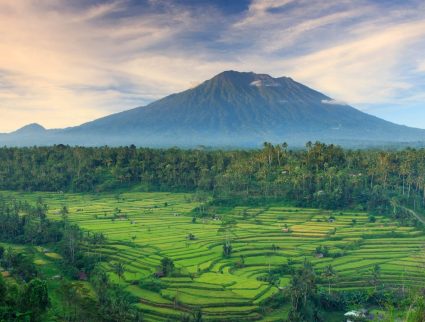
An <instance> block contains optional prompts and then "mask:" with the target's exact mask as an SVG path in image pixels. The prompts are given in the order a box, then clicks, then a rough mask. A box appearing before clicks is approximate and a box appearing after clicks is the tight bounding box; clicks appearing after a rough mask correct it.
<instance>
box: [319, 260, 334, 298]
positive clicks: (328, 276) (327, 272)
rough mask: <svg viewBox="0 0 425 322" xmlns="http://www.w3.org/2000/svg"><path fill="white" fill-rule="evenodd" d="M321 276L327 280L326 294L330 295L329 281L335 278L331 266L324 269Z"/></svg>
mask: <svg viewBox="0 0 425 322" xmlns="http://www.w3.org/2000/svg"><path fill="white" fill-rule="evenodd" d="M322 276H323V277H324V278H326V279H327V280H328V293H329V294H331V281H332V279H333V278H334V277H335V276H336V272H335V270H334V268H333V267H332V265H328V266H326V267H325V269H324V271H323V273H322Z"/></svg>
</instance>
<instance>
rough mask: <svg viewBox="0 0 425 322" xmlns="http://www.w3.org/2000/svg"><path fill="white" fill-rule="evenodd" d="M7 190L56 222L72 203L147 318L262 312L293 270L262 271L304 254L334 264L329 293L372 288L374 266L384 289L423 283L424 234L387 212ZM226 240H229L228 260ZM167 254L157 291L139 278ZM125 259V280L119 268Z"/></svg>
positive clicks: (74, 214)
mask: <svg viewBox="0 0 425 322" xmlns="http://www.w3.org/2000/svg"><path fill="white" fill-rule="evenodd" d="M3 194H8V195H13V196H15V197H16V198H17V199H21V200H28V201H30V202H35V200H36V199H37V198H39V197H42V198H43V200H44V202H46V203H47V204H48V205H49V210H48V216H49V217H50V218H52V219H53V218H57V219H58V220H59V219H61V216H60V215H59V210H60V209H61V208H62V207H63V206H67V207H68V209H69V221H70V222H73V223H76V224H78V225H79V226H80V227H81V228H83V230H84V231H85V232H87V233H94V232H101V233H103V234H104V235H105V236H106V238H107V242H106V244H105V245H103V246H99V247H93V248H91V249H87V251H88V252H96V253H98V254H102V257H103V258H104V259H105V260H104V262H103V263H102V265H103V266H104V267H105V268H106V270H107V271H108V272H109V275H110V277H111V279H112V280H114V281H115V282H116V283H120V284H121V285H122V286H123V287H125V288H126V290H127V291H128V292H130V293H132V294H133V295H135V296H137V297H138V298H140V303H139V304H138V306H139V307H140V308H141V309H142V310H143V311H144V312H145V318H146V320H148V321H149V320H152V321H162V320H164V321H165V320H167V319H176V318H179V317H180V316H181V315H182V314H184V313H186V312H189V311H191V310H193V309H195V308H196V309H197V308H199V309H201V310H202V313H203V316H204V318H206V319H208V320H234V321H238V320H242V319H243V320H250V319H252V320H260V319H265V317H266V316H268V314H267V312H264V311H263V310H262V309H261V307H262V306H261V304H262V303H263V302H264V301H266V300H267V299H268V298H270V297H271V296H272V295H273V294H275V293H276V292H280V291H281V290H282V289H284V288H285V287H287V286H288V284H289V281H290V274H289V273H288V274H287V275H285V274H283V275H282V276H281V278H280V279H279V280H278V281H277V282H276V283H274V284H271V283H269V282H268V281H267V280H266V279H265V277H267V276H268V274H269V273H270V272H271V271H273V270H275V269H277V268H278V267H281V266H282V265H284V264H288V263H289V264H290V265H294V266H298V265H300V264H301V263H302V262H303V261H304V259H305V258H307V259H308V260H310V261H311V262H312V263H313V264H314V268H315V271H316V273H317V274H318V275H320V274H321V273H322V272H323V270H324V268H325V267H326V266H328V265H330V264H331V265H332V266H333V268H334V270H335V271H336V275H335V277H334V278H332V280H327V279H322V286H323V288H324V289H326V290H328V288H331V289H332V290H353V289H354V290H355V289H365V288H373V285H372V284H371V274H372V268H373V267H374V266H375V265H376V264H379V265H380V268H381V280H382V281H381V282H382V283H383V284H385V285H387V286H391V285H397V286H406V287H420V286H425V273H424V266H423V265H424V264H425V263H424V262H425V260H424V257H423V245H424V244H425V235H424V233H423V232H422V231H420V230H417V229H416V228H414V227H403V226H400V224H398V223H396V222H394V221H392V220H390V219H388V218H385V217H381V216H374V217H371V216H369V215H368V214H367V213H361V212H349V211H342V212H339V211H336V212H330V211H324V210H317V209H298V208H292V207H286V206H279V205H271V206H269V207H259V208H250V207H234V208H217V209H216V210H215V213H214V214H211V213H210V214H209V215H208V216H205V217H201V216H200V215H199V213H198V211H197V209H196V208H197V207H198V206H199V205H200V203H199V202H198V201H196V198H194V197H193V196H192V195H191V194H179V193H136V192H135V193H122V194H62V193H13V192H3ZM194 218H196V219H194ZM225 243H229V244H230V245H231V246H232V252H231V255H230V256H229V257H224V256H223V245H224V244H225ZM320 246H322V247H321V249H326V251H321V250H317V248H318V247H320ZM325 246H326V247H325ZM323 253H326V254H323ZM46 255H48V254H46ZM163 257H168V258H171V259H172V260H173V261H174V264H175V267H176V269H175V273H174V275H173V276H172V277H162V278H161V281H162V282H163V287H162V289H160V290H158V291H152V290H147V289H144V288H142V287H141V286H140V283H139V281H140V280H143V279H146V278H148V277H151V276H153V275H154V274H155V273H157V272H158V268H159V265H160V260H161V259H162V258H163ZM44 260H45V259H44ZM118 262H121V263H122V264H124V268H125V272H124V275H123V278H120V277H118V276H117V275H116V274H115V273H114V269H113V265H114V264H116V263H118ZM37 264H38V265H43V264H46V265H47V264H48V261H46V262H43V261H42V259H40V261H39V262H38V263H37ZM275 319H276V320H278V317H276V318H275ZM267 320H273V318H272V317H268V318H267Z"/></svg>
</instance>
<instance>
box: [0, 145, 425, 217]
mask: <svg viewBox="0 0 425 322" xmlns="http://www.w3.org/2000/svg"><path fill="white" fill-rule="evenodd" d="M0 160H1V161H2V162H0V189H5V190H6V189H8V190H11V189H12V190H26V191H56V192H60V191H73V192H86V191H94V192H96V191H107V190H113V189H116V188H124V187H131V186H137V187H138V188H139V189H142V190H146V191H152V190H157V191H158V190H167V191H208V192H212V193H213V194H214V196H215V197H216V200H219V201H221V202H229V200H232V201H233V202H234V201H235V200H236V201H238V200H239V201H240V200H243V201H244V202H253V200H254V201H256V202H258V201H259V200H273V199H279V200H282V199H283V200H288V201H291V202H293V203H295V204H297V205H301V206H312V207H320V208H330V209H336V208H347V207H358V208H361V209H368V210H372V211H376V212H380V213H385V212H386V213H389V212H395V210H397V213H398V215H399V216H401V217H406V218H412V216H411V215H412V213H411V212H410V211H411V210H413V211H416V210H419V209H423V208H424V204H425V150H424V149H420V150H415V149H406V150H402V151H378V150H376V151H375V150H356V151H351V150H344V149H342V148H340V147H338V146H334V145H325V144H321V143H315V144H312V143H307V145H306V149H305V150H297V151H292V150H288V147H287V145H286V144H281V145H272V144H269V143H265V144H264V148H263V149H262V150H250V151H217V150H214V151H208V150H205V149H197V150H182V149H176V148H174V149H167V150H161V149H147V148H136V147H134V146H130V147H121V148H109V147H101V148H82V147H75V148H71V147H68V146H63V145H58V146H54V147H33V148H21V149H18V148H1V149H0ZM400 206H403V207H407V208H408V209H404V208H403V207H400Z"/></svg>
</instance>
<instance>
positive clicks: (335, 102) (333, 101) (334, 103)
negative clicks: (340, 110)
mask: <svg viewBox="0 0 425 322" xmlns="http://www.w3.org/2000/svg"><path fill="white" fill-rule="evenodd" d="M322 104H329V105H348V104H347V103H345V102H343V101H338V100H332V99H330V100H322Z"/></svg>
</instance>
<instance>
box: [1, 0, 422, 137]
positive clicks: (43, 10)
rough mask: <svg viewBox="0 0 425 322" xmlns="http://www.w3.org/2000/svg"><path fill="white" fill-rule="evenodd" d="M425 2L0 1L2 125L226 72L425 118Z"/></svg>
mask: <svg viewBox="0 0 425 322" xmlns="http://www.w3.org/2000/svg"><path fill="white" fill-rule="evenodd" d="M424 52H425V2H424V1H422V0H420V1H419V0H410V1H395V0H387V1H386V0H380V1H378V0H326V1H322V0H247V1H235V0H232V1H230V0H216V1H213V0H174V1H172V0H107V1H106V0H97V1H93V0H73V1H67V0H0V113H1V115H2V118H1V119H0V132H5V131H11V130H13V129H16V128H18V127H20V126H22V125H25V124H27V123H31V122H38V123H40V124H42V125H44V126H46V127H48V128H54V127H66V126H72V125H77V124H81V123H83V122H86V121H89V120H92V119H95V118H97V117H101V116H104V115H107V114H110V113H114V112H119V111H122V110H126V109H129V108H132V107H136V106H141V105H145V104H147V103H149V102H151V101H153V100H155V99H158V98H160V97H163V96H165V95H168V94H171V93H174V92H178V91H182V90H184V89H187V88H189V87H192V86H195V85H196V84H198V83H200V82H202V81H203V80H205V79H208V78H211V77H212V76H214V75H215V74H217V73H219V72H221V71H223V70H229V69H233V70H240V71H254V72H258V73H269V74H271V75H272V76H290V77H292V78H294V79H295V80H297V81H299V82H301V83H304V84H306V85H308V86H310V87H313V88H315V89H317V90H319V91H321V92H323V93H325V94H327V95H329V96H331V97H333V98H335V99H337V100H339V101H344V102H347V103H349V104H350V105H352V106H355V107H357V108H359V109H361V110H363V111H365V112H367V113H370V114H374V115H377V116H379V117H382V118H384V119H387V120H390V121H393V122H397V123H401V124H406V125H410V126H416V127H422V128H425V104H424V102H425V55H424V54H423V53H424Z"/></svg>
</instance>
